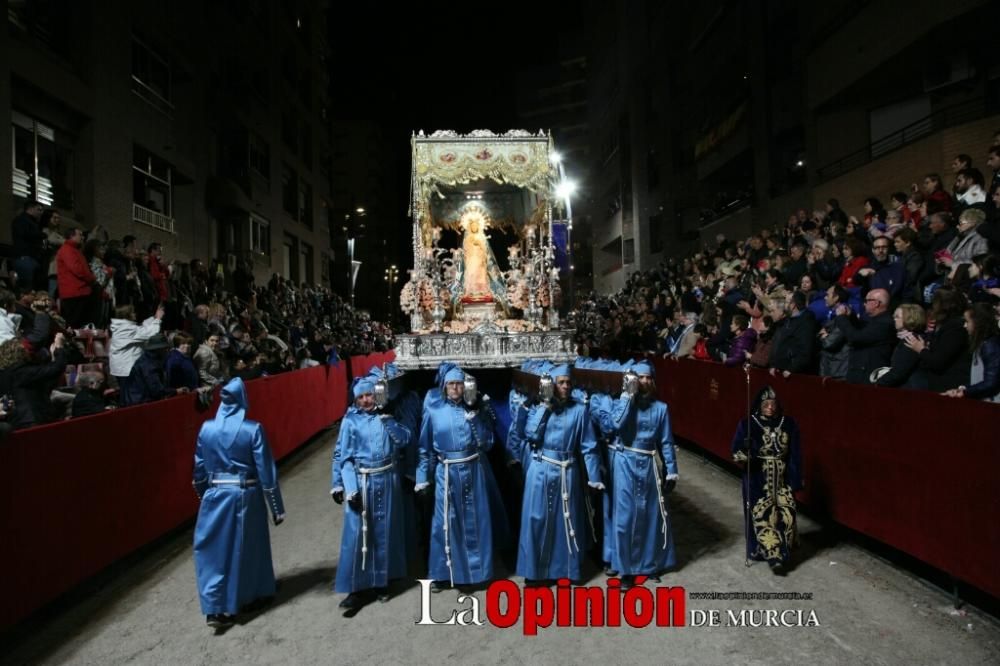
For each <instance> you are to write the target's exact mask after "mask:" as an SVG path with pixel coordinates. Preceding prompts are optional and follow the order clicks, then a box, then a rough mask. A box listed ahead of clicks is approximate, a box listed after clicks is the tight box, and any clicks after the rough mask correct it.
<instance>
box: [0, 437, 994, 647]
mask: <svg viewBox="0 0 1000 666" xmlns="http://www.w3.org/2000/svg"><path fill="white" fill-rule="evenodd" d="M332 442H333V433H332V432H331V433H328V434H326V435H325V436H323V437H320V438H318V439H317V440H316V441H314V442H313V443H312V444H310V445H309V446H308V447H307V448H306V449H305V450H304V451H303V452H301V453H300V454H298V455H296V456H295V457H294V459H293V460H291V461H290V462H289V463H288V464H286V465H283V466H282V467H281V469H280V475H281V485H282V490H283V493H284V497H285V504H286V508H287V511H288V519H287V521H286V522H285V523H284V524H283V525H281V526H279V527H277V528H274V527H272V528H271V540H272V547H273V552H274V564H275V571H276V573H277V576H278V580H279V590H278V595H277V598H276V599H275V600H274V602H273V603H272V605H271V606H270V607H267V608H265V609H262V610H259V611H256V612H253V613H250V614H247V615H245V616H243V617H242V618H241V622H240V623H239V624H237V625H236V626H234V627H232V628H231V629H229V630H228V631H226V632H225V633H222V634H219V635H216V634H215V633H214V632H213V631H212V630H210V629H209V628H208V627H207V626H206V625H205V618H204V617H203V616H202V615H201V613H200V610H199V606H198V597H197V591H196V587H195V577H194V564H193V559H192V554H191V538H192V534H191V530H190V529H188V530H184V531H181V532H179V533H178V534H176V535H175V536H173V537H171V538H169V539H167V540H165V541H163V542H161V543H160V544H158V545H157V546H155V547H154V548H151V549H148V550H147V551H146V552H145V553H144V554H143V556H142V557H141V558H138V559H136V558H133V561H131V562H130V563H129V564H128V565H127V566H124V567H120V568H119V569H120V570H117V571H116V572H115V576H114V577H113V578H112V577H109V576H105V578H107V579H108V580H106V581H103V582H102V584H101V585H100V586H99V587H97V589H92V591H91V593H89V594H88V595H86V596H85V597H84V598H78V599H76V600H75V601H74V602H73V603H72V604H64V605H63V607H62V608H60V609H59V610H58V612H57V613H55V614H52V615H51V616H50V617H49V618H48V619H47V620H46V621H45V622H43V623H35V625H34V626H32V627H31V629H30V631H27V632H25V633H24V634H23V635H21V636H18V637H16V638H15V640H14V642H13V643H12V644H10V645H8V646H7V649H6V654H4V655H3V656H2V657H0V660H2V662H3V663H11V664H29V663H32V664H33V663H51V664H102V665H106V664H124V663H143V664H144V663H149V664H154V663H155V664H192V665H193V664H332V663H337V664H360V663H378V664H383V663H388V664H394V663H398V664H404V663H405V664H413V663H436V662H440V661H442V660H445V659H455V660H461V661H462V662H464V663H497V664H522V663H546V664H561V663H588V664H620V663H702V664H705V663H736V662H739V663H742V664H756V663H807V662H812V663H831V664H832V663H837V664H843V663H872V664H898V663H952V664H954V663H961V664H996V663H1000V623H998V621H997V620H996V619H995V618H993V617H992V616H989V615H985V614H983V613H981V612H979V611H977V610H976V609H974V608H971V607H965V608H962V609H961V610H955V609H954V608H953V606H952V603H951V599H950V597H949V596H948V595H947V594H946V593H945V592H944V591H942V590H941V589H939V588H936V587H934V586H932V585H930V584H928V583H927V582H925V581H923V580H921V579H920V578H918V577H917V576H916V575H914V574H913V573H911V572H910V571H907V570H905V569H901V568H899V567H896V566H894V565H892V564H890V563H889V562H888V561H886V560H884V559H883V558H881V557H880V556H878V555H876V554H874V553H871V552H869V551H867V550H865V549H864V548H861V547H859V546H857V545H855V544H853V543H851V542H845V541H843V540H840V539H838V538H836V537H832V536H831V534H830V530H824V529H823V528H821V527H820V526H819V525H818V524H817V523H815V522H813V521H811V520H808V519H806V518H804V517H803V518H801V521H800V533H801V537H802V545H801V547H800V550H799V553H798V558H797V565H796V566H795V567H794V568H793V569H792V570H791V571H790V572H789V573H788V574H787V576H784V577H776V576H775V575H773V574H772V573H771V572H770V570H769V569H768V568H767V567H766V566H764V565H762V564H758V565H755V566H753V567H750V568H747V567H746V566H745V565H744V559H743V519H742V513H741V511H740V502H739V484H738V480H737V479H736V478H735V477H733V476H732V475H731V474H729V473H728V472H726V471H725V470H722V469H720V468H718V467H716V466H714V465H713V464H711V463H707V462H705V461H703V460H702V458H701V457H700V456H698V455H697V454H695V453H692V452H689V451H683V450H682V451H681V452H680V454H679V466H680V472H681V480H680V482H679V484H678V486H677V489H676V491H675V492H674V493H673V495H672V496H671V498H670V509H671V514H672V519H673V526H674V538H675V541H676V544H677V551H678V557H679V560H680V561H679V566H678V569H677V570H676V571H675V572H673V573H671V574H669V575H667V576H666V577H664V579H663V582H662V583H661V585H664V586H682V587H684V588H685V590H686V593H687V601H686V613H685V621H686V623H687V624H689V625H690V622H691V620H692V619H698V618H692V615H697V614H693V613H692V611H705V612H706V614H705V615H704V616H699V617H708V616H709V615H708V612H709V611H712V610H717V611H719V618H720V622H719V624H720V625H721V626H718V627H707V626H706V627H693V626H685V627H656V626H648V627H645V628H642V629H635V628H632V627H627V626H623V627H569V628H560V627H555V626H551V627H549V628H539V630H538V634H537V635H535V636H526V635H524V631H523V630H524V625H523V623H522V622H518V623H515V624H514V626H512V627H510V628H507V629H501V628H497V627H495V626H493V625H491V624H489V623H488V622H486V613H485V608H484V604H483V603H480V608H481V610H482V611H483V612H482V619H483V621H484V622H485V624H484V626H464V627H463V626H457V625H452V626H420V625H417V624H416V621H417V619H418V618H419V617H420V614H421V594H420V588H419V586H418V585H417V584H416V582H413V581H411V582H409V583H408V584H406V585H402V586H400V589H398V590H397V593H396V595H395V596H394V597H393V598H392V599H391V600H390V601H388V602H387V603H373V604H371V605H369V606H366V607H365V608H363V609H362V610H361V611H360V612H359V613H358V614H357V615H356V616H355V617H351V618H347V617H344V616H343V614H342V613H341V612H340V611H339V609H338V608H337V602H338V601H339V600H340V599H341V598H342V597H341V596H340V595H336V594H334V593H333V592H332V588H331V584H332V581H333V578H334V575H335V572H336V567H337V553H338V548H339V544H340V531H341V525H342V511H343V509H342V508H341V507H338V506H337V505H335V504H334V503H333V502H332V501H331V500H330V496H329V483H330V479H329V474H330V464H329V461H330V452H331V446H332ZM872 510H877V504H873V508H872ZM592 574H593V576H592V581H591V582H590V584H592V585H603V584H604V582H605V580H606V579H605V577H604V575H603V573H600V572H598V571H597V570H596V569H594V570H593V571H592ZM515 580H517V582H520V580H519V579H515ZM647 585H651V584H649V583H648V584H647ZM92 587H93V586H92ZM705 592H768V593H775V592H798V593H802V594H804V595H811V599H807V600H787V599H782V600H745V599H744V600H732V599H730V600H721V599H703V598H700V599H695V598H693V597H694V596H695V595H696V594H698V593H705ZM458 594H459V593H458V592H457V591H453V590H448V591H445V592H443V593H441V594H436V595H431V597H430V598H431V604H432V608H431V612H432V616H433V617H434V618H435V620H436V621H443V620H445V619H447V618H448V617H449V616H450V615H451V612H452V611H453V610H460V609H463V608H469V607H470V604H471V602H468V601H466V602H465V603H462V604H459V603H458V601H457V597H458ZM475 594H476V597H477V598H478V599H479V600H480V602H483V600H484V599H485V597H486V594H485V592H483V591H478V592H476V593H475ZM77 596H78V597H79V596H80V595H77ZM766 610H776V611H779V613H780V611H782V610H792V611H802V616H803V619H807V618H808V617H809V613H810V611H812V612H813V613H814V615H815V618H816V620H817V621H818V626H802V627H798V626H796V627H766V626H763V627H752V626H727V625H731V624H732V622H730V618H729V615H728V613H727V611H733V614H734V616H736V617H737V618H738V617H741V616H740V612H741V611H766ZM797 616H798V614H797V613H791V614H785V615H784V616H783V617H785V618H786V619H791V620H792V621H794V620H795V618H796V617H797ZM742 617H745V618H747V620H748V621H749V620H750V619H752V618H753V617H757V618H761V617H765V616H764V615H763V614H753V613H747V614H744V615H743V616H742ZM779 617H781V615H779Z"/></svg>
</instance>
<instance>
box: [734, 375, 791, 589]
mask: <svg viewBox="0 0 1000 666" xmlns="http://www.w3.org/2000/svg"><path fill="white" fill-rule="evenodd" d="M732 452H733V460H734V461H735V462H736V463H737V464H739V465H740V466H741V467H743V469H744V473H743V483H742V485H743V512H744V516H743V517H744V520H745V524H746V540H747V562H748V563H749V561H750V560H763V561H766V562H767V563H768V565H769V566H770V567H771V569H772V570H773V571H774V572H775V573H782V571H783V570H784V568H785V566H786V565H787V564H788V560H789V558H790V557H791V551H792V548H793V547H794V546H795V543H796V541H797V540H798V533H797V530H796V521H795V514H796V508H795V496H794V495H793V493H794V492H795V491H796V490H798V489H800V488H801V487H802V457H801V452H800V449H799V427H798V424H796V423H795V420H794V419H792V417H790V416H786V415H785V414H784V413H783V412H782V409H781V403H779V402H778V396H777V395H776V394H775V392H774V389H773V388H771V387H770V386H765V387H764V388H763V389H761V391H760V392H759V393H758V394H757V397H756V399H754V402H753V406H752V408H751V412H750V418H749V421H748V420H747V419H743V420H741V421H740V424H739V426H738V427H737V428H736V434H735V435H734V436H733V444H732Z"/></svg>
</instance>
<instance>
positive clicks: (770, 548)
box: [734, 418, 797, 560]
mask: <svg viewBox="0 0 1000 666" xmlns="http://www.w3.org/2000/svg"><path fill="white" fill-rule="evenodd" d="M754 421H755V422H756V423H757V425H758V426H760V428H761V446H760V449H759V451H758V452H757V458H758V459H759V460H760V461H761V472H762V474H763V477H764V478H763V481H764V487H763V489H762V494H761V496H760V497H759V498H758V499H757V501H756V502H755V503H754V505H753V509H752V510H751V516H752V519H753V527H754V533H755V534H756V536H757V544H758V551H759V554H760V556H761V557H763V558H764V559H766V560H781V559H783V555H782V550H785V552H787V551H788V550H791V548H792V547H793V546H794V545H795V542H796V539H797V532H796V525H795V497H794V496H793V494H792V489H791V487H789V486H788V485H787V484H786V483H785V469H786V466H785V459H786V458H787V457H788V448H789V437H788V433H787V432H785V431H784V430H782V428H781V426H782V424H783V423H784V419H782V421H781V422H779V423H778V425H777V427H772V426H765V425H763V424H762V423H760V421H757V419H756V418H755V419H754ZM740 453H742V452H740ZM734 457H735V456H734ZM782 546H784V549H783V548H782Z"/></svg>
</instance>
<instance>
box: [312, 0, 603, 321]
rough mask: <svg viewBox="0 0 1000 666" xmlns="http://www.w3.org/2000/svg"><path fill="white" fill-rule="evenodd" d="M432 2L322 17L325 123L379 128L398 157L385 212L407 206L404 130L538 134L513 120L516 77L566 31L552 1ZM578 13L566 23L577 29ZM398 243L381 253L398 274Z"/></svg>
mask: <svg viewBox="0 0 1000 666" xmlns="http://www.w3.org/2000/svg"><path fill="white" fill-rule="evenodd" d="M433 4H434V3H426V4H424V5H422V6H421V7H419V8H416V7H411V8H405V7H404V8H396V7H393V8H392V9H391V10H390V9H388V8H387V7H386V6H385V5H379V6H377V7H375V10H363V9H362V10H358V9H356V8H355V9H352V10H350V11H351V14H350V15H348V14H346V13H345V12H346V11H348V10H346V9H344V5H342V4H339V3H338V4H334V5H332V8H331V13H330V32H329V44H330V48H331V50H332V56H331V61H330V62H331V67H330V77H331V98H332V100H333V107H334V117H335V118H347V119H352V118H366V119H371V120H374V121H376V122H378V123H380V124H382V125H383V126H384V127H385V129H386V130H387V135H388V137H389V141H388V145H386V146H385V147H384V149H385V150H391V151H398V154H396V155H394V156H393V157H395V158H396V159H395V160H393V162H394V164H395V167H396V168H395V176H394V178H393V182H392V183H386V190H387V191H386V196H387V197H388V198H391V199H392V200H393V204H392V206H393V208H394V209H395V210H401V211H405V210H406V207H407V205H408V203H409V202H408V196H409V178H410V143H409V141H410V135H411V133H412V132H415V131H419V130H424V132H426V133H428V134H429V133H431V132H434V131H436V130H440V129H451V130H456V131H458V132H462V133H466V132H470V131H472V130H476V129H488V130H492V131H494V132H505V131H507V130H509V129H529V130H532V131H534V130H537V129H538V128H537V127H531V128H529V127H521V123H520V122H519V121H518V120H517V112H516V107H517V100H516V82H517V76H518V72H519V71H523V70H524V69H531V68H534V67H537V66H540V65H545V64H549V63H552V62H554V61H555V59H556V57H557V48H556V38H555V36H556V33H557V31H559V30H564V29H566V28H567V27H572V26H568V24H567V23H566V19H564V18H561V17H560V13H559V12H561V11H565V8H566V5H565V4H559V3H545V2H533V3H529V2H521V1H515V2H508V3H504V4H503V5H482V6H474V5H468V4H464V5H455V4H451V3H448V7H447V8H445V7H443V5H444V4H445V3H436V5H437V7H436V8H435V7H434V6H432V5H433ZM373 7H374V3H373ZM376 10H377V11H376ZM484 10H485V12H487V13H486V14H485V15H484V13H483V12H484ZM473 11H477V12H479V13H477V14H474V13H473ZM389 12H391V16H390V15H388V13H389ZM582 13H583V12H579V11H577V12H576V15H575V16H574V17H571V20H573V21H576V22H577V26H579V22H580V20H581V19H580V15H582ZM546 129H549V128H546ZM401 239H402V237H401ZM401 242H402V241H401ZM406 245H407V246H406V247H405V248H404V247H402V245H400V246H399V247H396V248H386V249H387V251H388V253H389V254H390V256H389V257H388V259H387V261H386V264H388V263H401V264H402V265H404V266H405V267H407V268H408V267H409V265H410V263H412V262H411V261H410V258H409V252H410V248H409V245H408V244H406ZM381 268H382V267H379V268H378V269H377V271H376V272H377V273H378V274H380V273H381ZM399 286H400V287H401V286H402V283H400V285H399ZM359 305H368V303H360V302H359ZM376 307H379V306H376Z"/></svg>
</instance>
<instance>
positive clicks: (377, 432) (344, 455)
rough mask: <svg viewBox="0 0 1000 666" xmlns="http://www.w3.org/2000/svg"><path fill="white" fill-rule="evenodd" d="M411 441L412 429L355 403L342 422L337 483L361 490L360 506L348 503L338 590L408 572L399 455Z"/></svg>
mask: <svg viewBox="0 0 1000 666" xmlns="http://www.w3.org/2000/svg"><path fill="white" fill-rule="evenodd" d="M409 442H410V430H409V429H408V428H406V426H404V425H402V424H400V423H399V422H397V421H396V420H395V419H393V418H389V417H388V415H381V414H379V413H378V412H375V411H371V412H366V411H363V410H360V409H357V408H351V409H350V410H348V413H347V414H346V415H345V416H344V419H343V421H341V424H340V434H339V436H338V437H337V443H336V445H335V446H336V449H335V454H334V463H333V469H332V474H333V487H334V489H336V488H338V486H339V485H340V484H341V483H342V484H343V489H344V495H345V496H346V497H347V498H350V497H352V496H353V495H354V494H355V493H360V494H361V500H362V509H361V511H358V510H356V509H354V508H353V507H351V506H350V504H348V503H346V502H345V503H344V529H343V533H342V535H341V539H340V559H339V561H338V562H337V581H336V591H337V592H346V593H350V592H358V591H360V590H367V589H370V588H376V587H386V586H388V585H389V581H391V580H393V579H396V578H402V577H403V576H404V575H405V574H406V533H405V524H404V523H405V520H406V514H405V513H404V509H403V496H402V490H401V488H400V483H399V479H400V465H399V458H400V455H399V454H400V452H401V451H402V450H403V449H404V448H405V447H406V446H408V445H409ZM366 527H367V529H365V528H366Z"/></svg>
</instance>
